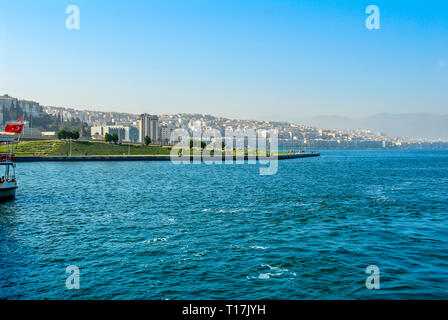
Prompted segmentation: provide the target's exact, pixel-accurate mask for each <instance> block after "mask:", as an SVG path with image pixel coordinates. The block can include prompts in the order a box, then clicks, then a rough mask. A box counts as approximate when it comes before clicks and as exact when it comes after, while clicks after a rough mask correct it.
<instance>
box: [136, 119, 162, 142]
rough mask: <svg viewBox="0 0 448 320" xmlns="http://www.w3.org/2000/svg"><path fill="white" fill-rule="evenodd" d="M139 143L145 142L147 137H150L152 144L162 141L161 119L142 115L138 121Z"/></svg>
mask: <svg viewBox="0 0 448 320" xmlns="http://www.w3.org/2000/svg"><path fill="white" fill-rule="evenodd" d="M138 126H139V141H140V143H143V142H144V139H145V137H149V138H150V139H151V142H152V143H155V142H159V141H160V135H159V118H158V117H157V116H154V115H150V114H147V113H145V114H142V115H141V116H140V119H139V120H138Z"/></svg>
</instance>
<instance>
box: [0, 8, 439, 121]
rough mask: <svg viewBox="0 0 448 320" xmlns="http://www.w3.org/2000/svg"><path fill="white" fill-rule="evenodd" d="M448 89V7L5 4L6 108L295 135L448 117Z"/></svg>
mask: <svg viewBox="0 0 448 320" xmlns="http://www.w3.org/2000/svg"><path fill="white" fill-rule="evenodd" d="M68 5H76V6H78V7H79V10H80V29H79V30H69V29H67V28H66V18H67V16H68V15H67V14H66V7H67V6H68ZM368 5H376V6H378V8H379V9H380V17H381V20H380V29H379V30H369V29H367V28H366V26H365V21H366V19H367V17H368V14H366V12H365V11H366V7H367V6H368ZM447 88H448V1H446V0H443V1H434V0H427V1H400V0H396V1H394V0H386V1H377V0H369V1H354V0H353V1H348V0H339V1H330V0H316V1H311V0H308V1H299V0H296V1H293V0H289V1H287V0H277V1H272V0H271V1H268V0H145V1H143V0H142V1H138V0H128V1H112V0H110V1H104V0H79V1H76V0H70V1H65V0H59V1H57V0H54V1H50V0H41V1H35V0H28V1H26V0H0V94H9V95H11V96H14V97H19V98H25V99H32V100H35V101H38V102H40V103H41V104H43V105H52V106H64V107H74V108H78V109H89V110H103V111H117V112H130V113H143V112H148V113H155V114H170V113H181V112H186V113H207V114H212V115H216V116H224V117H230V118H242V119H260V120H285V121H293V120H295V119H301V118H303V117H312V116H316V115H340V116H345V117H362V116H366V115H371V114H376V113H422V112H425V113H433V114H447V113H448V112H447V107H448V89H447Z"/></svg>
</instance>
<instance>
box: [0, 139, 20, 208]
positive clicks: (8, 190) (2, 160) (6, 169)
mask: <svg viewBox="0 0 448 320" xmlns="http://www.w3.org/2000/svg"><path fill="white" fill-rule="evenodd" d="M0 144H6V153H1V154H0V202H4V201H9V200H14V199H15V198H16V190H17V187H18V186H17V179H16V163H15V155H14V138H12V137H0Z"/></svg>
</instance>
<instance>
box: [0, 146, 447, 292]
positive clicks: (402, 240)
mask: <svg viewBox="0 0 448 320" xmlns="http://www.w3.org/2000/svg"><path fill="white" fill-rule="evenodd" d="M261 166H262V165H261V164H222V165H216V164H215V165H209V164H191V165H188V164H180V165H175V164H173V163H171V162H70V163H68V162H36V163H18V164H17V167H16V173H17V177H18V183H19V189H18V191H17V199H16V200H15V201H12V202H8V203H3V204H0V299H26V300H28V299H39V300H40V299H83V300H84V299H119V300H121V299H148V300H177V299H191V300H196V299H255V300H258V299H286V300H294V299H306V300H308V299H350V300H351V299H368V300H369V299H447V298H448V151H446V150H445V151H444V150H431V151H426V150H322V151H321V156H320V157H316V158H306V159H291V160H284V161H280V162H279V164H278V172H277V173H276V174H275V175H271V176H269V175H268V176H265V175H260V170H259V169H260V167H261ZM73 270H77V271H76V272H75V271H73ZM372 270H373V271H372ZM75 276H76V279H75V278H74V277H75ZM75 283H78V284H79V289H77V288H76V286H75V288H73V284H75Z"/></svg>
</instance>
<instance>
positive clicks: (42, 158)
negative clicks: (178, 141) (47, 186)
mask: <svg viewBox="0 0 448 320" xmlns="http://www.w3.org/2000/svg"><path fill="white" fill-rule="evenodd" d="M319 156H320V153H291V154H280V155H278V160H287V159H297V158H310V157H319ZM181 160H185V159H181V158H179V161H181ZM190 160H193V157H190ZM213 160H216V159H213ZM222 160H225V158H224V157H223V158H222ZM233 160H237V157H236V156H234V157H233ZM244 160H248V156H245V157H244ZM251 160H253V158H251ZM257 160H274V159H273V158H270V157H257ZM41 161H46V162H57V161H59V162H60V161H171V157H170V156H169V155H166V156H165V155H163V156H162V155H161V156H71V157H69V156H16V162H41Z"/></svg>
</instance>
